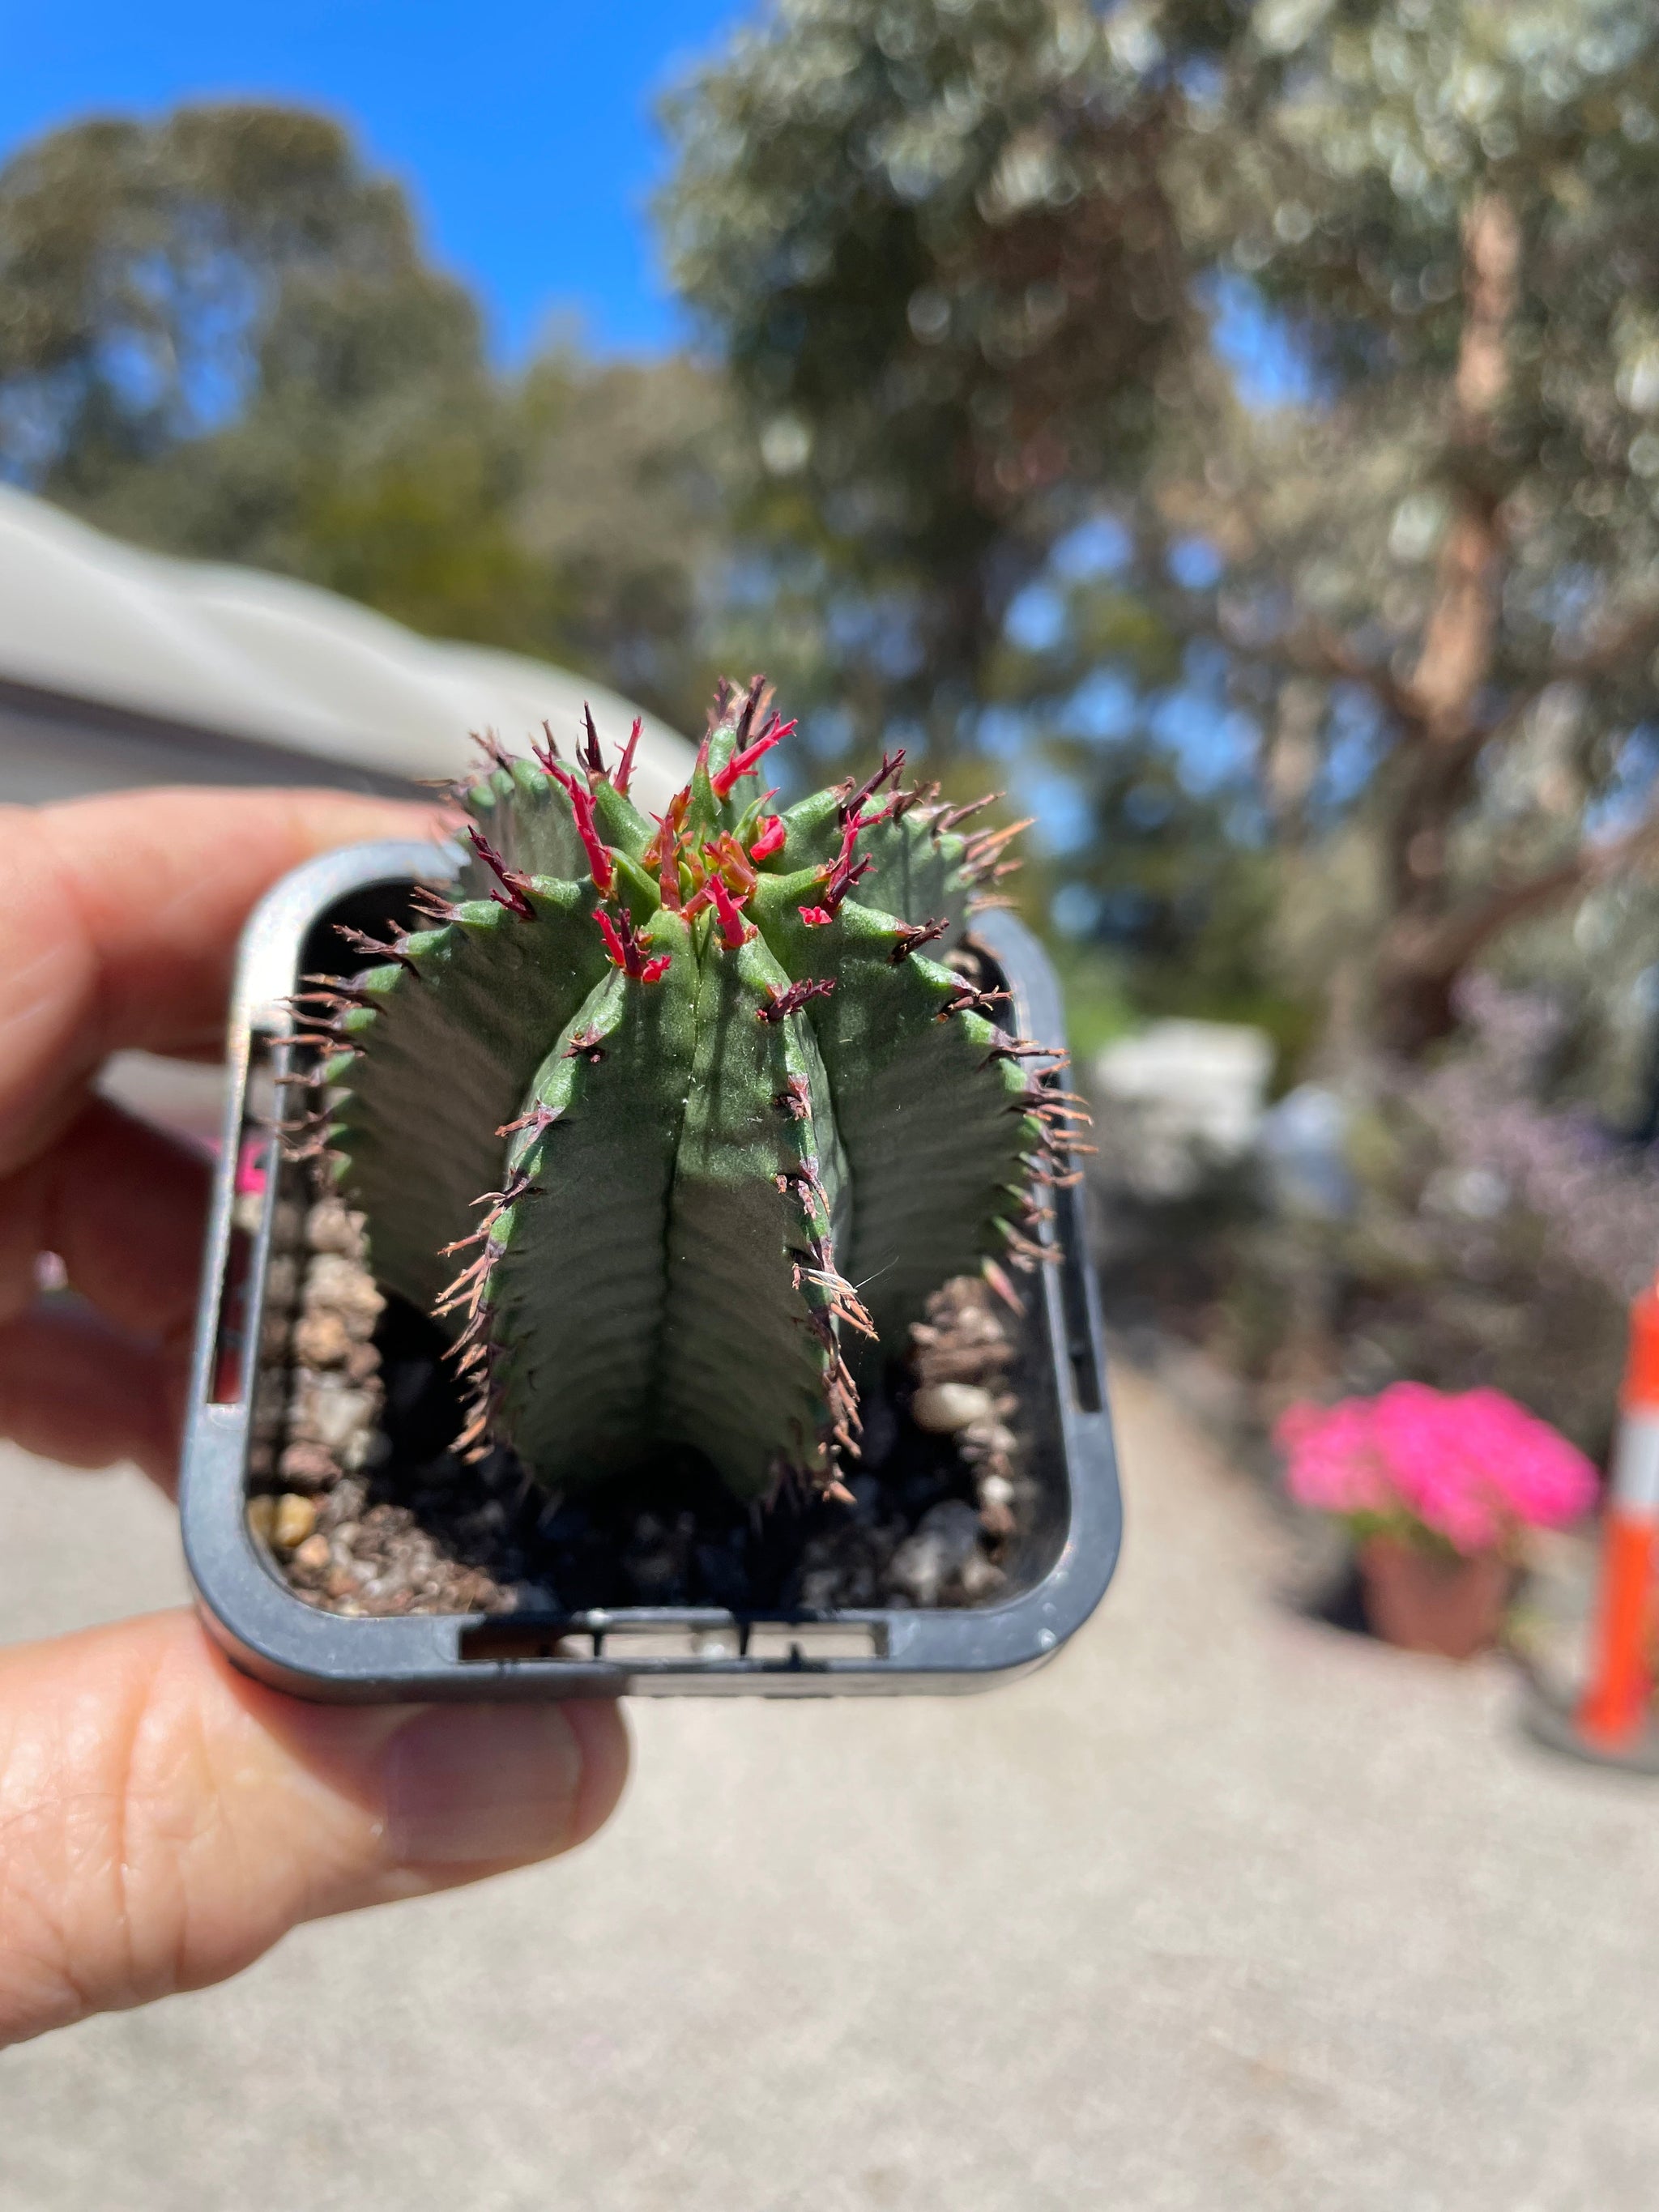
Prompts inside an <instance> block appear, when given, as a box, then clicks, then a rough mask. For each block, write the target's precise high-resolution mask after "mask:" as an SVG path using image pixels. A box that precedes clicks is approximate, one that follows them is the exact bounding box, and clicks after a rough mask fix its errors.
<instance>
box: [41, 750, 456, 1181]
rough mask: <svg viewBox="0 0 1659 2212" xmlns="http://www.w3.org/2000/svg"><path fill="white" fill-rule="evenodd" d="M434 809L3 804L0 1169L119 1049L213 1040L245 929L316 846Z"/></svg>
mask: <svg viewBox="0 0 1659 2212" xmlns="http://www.w3.org/2000/svg"><path fill="white" fill-rule="evenodd" d="M435 826H436V820H435V815H434V813H433V812H432V811H430V810H429V809H427V808H424V807H421V806H417V805H405V804H403V803H400V802H398V801H397V800H392V799H364V798H360V797H357V796H356V795H355V794H353V793H347V792H328V791H237V792H225V791H146V792H134V793H118V794H116V795H113V796H111V797H106V798H97V799H71V800H70V801H69V802H68V803H67V804H65V805H58V806H43V807H25V806H7V807H0V1176H4V1175H7V1174H9V1173H11V1172H12V1171H13V1170H15V1169H16V1168H18V1167H20V1166H21V1165H22V1164H24V1163H25V1162H27V1161H28V1160H29V1159H31V1158H33V1157H34V1156H35V1154H36V1153H37V1152H39V1151H40V1149H41V1147H42V1146H45V1145H46V1143H48V1142H49V1141H50V1140H51V1139H52V1137H53V1136H54V1135H55V1134H56V1133H57V1132H58V1129H59V1128H61V1127H62V1126H63V1124H64V1121H65V1120H66V1119H67V1117H68V1116H69V1115H70V1114H72V1113H73V1112H74V1111H75V1110H76V1108H77V1107H78V1105H79V1104H80V1103H81V1098H82V1093H83V1091H84V1088H85V1085H86V1083H87V1080H88V1078H89V1077H90V1076H91V1074H92V1073H94V1070H95V1069H96V1068H97V1067H98V1066H99V1064H100V1061H102V1060H104V1059H106V1057H107V1055H108V1054H110V1053H112V1052H117V1051H120V1050H123V1049H125V1048H131V1047H139V1048H143V1049H145V1050H148V1051H151V1052H173V1053H185V1052H196V1051H200V1050H201V1049H202V1048H204V1047H208V1046H211V1045H213V1044H215V1043H216V1042H217V1041H218V1038H219V1036H220V1032H221V1030H222V1024H223V1021H224V1014H225V1006H226V1001H227V999H228V994H229V987H230V975H231V969H232V966H233V964H234V959H235V951H236V939H237V936H238V933H239V932H240V929H241V927H242V924H243V922H244V921H246V918H247V915H248V913H249V911H250V910H251V908H252V907H253V906H254V905H255V904H256V903H257V902H258V899H259V897H260V896H261V895H262V894H263V893H264V891H265V890H268V889H269V887H270V884H273V883H274V882H275V881H276V878H278V877H279V876H282V875H283V874H285V873H286V872H288V870H289V869H290V868H294V867H297V866H299V865H300V863H301V861H303V860H310V859H311V858H312V857H313V855H314V854H318V853H323V852H327V851H328V850H330V849H331V848H332V847H334V846H337V845H349V844H356V843H359V842H362V841H363V840H365V839H368V838H374V837H386V836H405V837H407V836H423V835H429V834H431V832H432V831H433V830H434V829H435Z"/></svg>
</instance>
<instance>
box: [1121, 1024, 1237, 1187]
mask: <svg viewBox="0 0 1659 2212" xmlns="http://www.w3.org/2000/svg"><path fill="white" fill-rule="evenodd" d="M1273 1057H1274V1047H1273V1039H1272V1038H1271V1037H1270V1036H1268V1035H1267V1031H1266V1030H1258V1029H1252V1028H1250V1027H1249V1026H1248V1025H1247V1024H1243V1023H1239V1022H1196V1021H1174V1020H1171V1021H1162V1022H1153V1023H1152V1024H1150V1025H1149V1026H1148V1027H1147V1028H1146V1029H1144V1030H1140V1031H1139V1033H1138V1034H1137V1035H1136V1036H1130V1037H1122V1038H1120V1039H1119V1041H1118V1042H1116V1043H1115V1044H1109V1045H1108V1046H1107V1047H1106V1048H1105V1049H1104V1050H1103V1052H1101V1053H1099V1054H1097V1056H1096V1059H1095V1063H1094V1067H1093V1071H1092V1073H1093V1085H1094V1091H1095V1095H1096V1097H1097V1101H1098V1103H1099V1107H1100V1113H1099V1116H1098V1126H1097V1129H1096V1131H1095V1135H1096V1137H1097V1139H1098V1141H1099V1144H1100V1148H1101V1158H1102V1162H1103V1167H1104V1168H1105V1170H1106V1172H1107V1173H1108V1174H1109V1175H1115V1176H1117V1177H1118V1178H1119V1179H1120V1180H1121V1182H1124V1183H1125V1184H1127V1187H1128V1188H1130V1189H1132V1190H1133V1191H1134V1192H1135V1193H1136V1194H1138V1195H1139V1196H1140V1197H1143V1198H1164V1199H1169V1198H1186V1197H1189V1196H1190V1195H1191V1194H1192V1193H1193V1192H1194V1191H1195V1190H1197V1189H1198V1188H1200V1185H1201V1184H1202V1183H1203V1182H1204V1181H1205V1180H1206V1177H1207V1176H1210V1175H1212V1174H1213V1173H1214V1172H1215V1170H1217V1169H1218V1168H1221V1167H1228V1166H1231V1165H1232V1164H1235V1163H1236V1162H1237V1161H1238V1160H1241V1159H1243V1158H1244V1157H1245V1155H1246V1154H1247V1153H1248V1152H1249V1151H1250V1149H1251V1147H1252V1146H1253V1145H1254V1144H1255V1139H1256V1133H1257V1131H1258V1130H1259V1129H1260V1127H1261V1115H1262V1105H1263V1102H1264V1100H1265V1098H1266V1097H1267V1084H1268V1081H1269V1079H1270V1078H1271V1077H1272V1074H1273Z"/></svg>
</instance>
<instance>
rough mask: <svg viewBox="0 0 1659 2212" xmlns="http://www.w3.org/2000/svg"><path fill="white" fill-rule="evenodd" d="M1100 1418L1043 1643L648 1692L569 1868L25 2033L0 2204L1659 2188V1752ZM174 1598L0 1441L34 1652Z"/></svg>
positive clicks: (508, 2208)
mask: <svg viewBox="0 0 1659 2212" xmlns="http://www.w3.org/2000/svg"><path fill="white" fill-rule="evenodd" d="M1117 1413H1118V1419H1119V1424H1120V1432H1121V1448H1122V1453H1123V1458H1124V1463H1125V1468H1126V1475H1127V1492H1128V1503H1129V1534H1128V1545H1127V1553H1126V1556H1125V1563H1124V1565H1123V1568H1122V1570H1121V1574H1120V1577H1119V1580H1118V1583H1117V1584H1116V1586H1115V1589H1113V1591H1112V1593H1111V1595H1110V1596H1109V1598H1108V1600H1107V1602H1106V1605H1105V1607H1103V1610H1102V1612H1101V1613H1100V1614H1099V1615H1098V1617H1097V1620H1096V1621H1095V1622H1094V1623H1093V1625H1092V1626H1091V1627H1090V1628H1089V1629H1088V1630H1087V1631H1086V1632H1085V1633H1084V1634H1083V1635H1082V1636H1081V1637H1080V1638H1079V1639H1078V1641H1077V1643H1076V1644H1075V1645H1074V1646H1073V1649H1072V1650H1070V1651H1069V1652H1068V1653H1067V1654H1066V1655H1065V1656H1064V1657H1063V1658H1062V1659H1061V1660H1060V1662H1058V1663H1057V1664H1056V1665H1054V1667H1052V1668H1049V1669H1048V1671H1047V1672H1045V1673H1044V1674H1040V1675H1038V1676H1036V1677H1034V1678H1033V1679H1031V1680H1030V1681H1028V1682H1025V1683H1024V1684H1021V1685H1019V1686H1016V1687H1014V1688H1012V1689H1010V1690H1005V1691H1002V1692H997V1693H994V1694H993V1695H991V1696H989V1697H986V1698H982V1699H960V1700H939V1701H933V1702H930V1701H925V1700H920V1699H919V1700H915V1701H914V1702H895V1703H893V1704H889V1705H872V1704H858V1703H853V1702H848V1703H847V1704H844V1705H787V1704H764V1703H761V1702H758V1701H757V1702H754V1703H752V1704H731V1705H714V1704H710V1705H698V1704H696V1703H691V1702H686V1703H671V1704H664V1705H654V1706H653V1705H643V1706H641V1707H639V1708H637V1709H636V1710H635V1715H634V1720H635V1733H636V1736H637V1739H638V1751H639V1774H638V1778H637V1780H636V1781H635V1784H634V1785H633V1788H632V1790H631V1793H630V1795H629V1798H628V1800H627V1802H626V1804H625V1806H624V1808H623V1813H622V1814H621V1816H620V1818H619V1820H617V1823H616V1825H615V1826H614V1827H613V1828H612V1830H611V1832H609V1833H608V1834H607V1835H606V1836H605V1837H603V1838H600V1839H599V1840H598V1841H597V1842H596V1843H595V1844H592V1845H590V1846H589V1847H588V1849H587V1850H586V1851H585V1852H584V1853H582V1854H581V1855H580V1857H577V1858H575V1859H574V1860H570V1861H567V1862H565V1863H562V1864H560V1865H556V1866H554V1867H550V1868H547V1869H542V1870H538V1871H536V1872H532V1873H530V1874H527V1875H518V1876H514V1877H513V1878H511V1879H509V1880H507V1881H503V1882H501V1883H499V1884H498V1885H496V1886H495V1887H490V1888H488V1889H484V1890H477V1891H471V1892H460V1893H454V1894H453V1895H451V1896H448V1897H446V1898H442V1899H433V1900H430V1901H426V1902H422V1903H419V1904H416V1905H407V1906H402V1907H398V1908H397V1909H395V1910H392V1911H386V1912H382V1913H380V1914H375V1915H368V1916H364V1917H359V1918H356V1919H354V1920H349V1921H343V1922H337V1923H331V1924H328V1925H324V1926H319V1927H313V1928H310V1929H303V1930H301V1932H300V1933H299V1934H298V1935H296V1936H293V1937H291V1938H290V1939H289V1942H287V1943H286V1944H284V1945H283V1947H282V1948H281V1949H280V1950H279V1951H278V1952H277V1953H276V1954H275V1955H273V1956H272V1957H270V1958H269V1959H267V1960H264V1962H263V1963H262V1964H261V1965H259V1966H256V1967H255V1968H254V1969H253V1970H252V1972H250V1973H248V1974H246V1975H245V1976H244V1977H243V1978H242V1979H241V1980H240V1982H238V1983H236V1984H234V1985H232V1986H231V1987H229V1988H227V1989H223V1990H212V1991H208V1992H205V1993H204V1994H201V1995H198V1996H189V1997H182V1998H178V1999H175V2000H173V2001H172V2002H168V2003H167V2004H164V2005H161V2006H158V2007H155V2008H153V2009H152V2010H150V2011H148V2012H145V2013H142V2014H131V2015H125V2016H122V2017H119V2018H115V2019H109V2020H103V2021H90V2022H88V2023H87V2024H86V2025H84V2026H82V2027H78V2028H75V2029H72V2030H70V2031H69V2032H68V2033H64V2034H62V2035H59V2036H56V2037H51V2038H48V2039H46V2040H44V2041H42V2042H40V2043H37V2044H34V2045H28V2046H27V2047H25V2048H23V2049H21V2050H18V2051H12V2052H10V2053H9V2054H7V2055H6V2056H4V2057H0V2212H140V2208H144V2212H148V2209H149V2208H152V2207H153V2208H156V2209H157V2212H160V2208H163V2207H165V2208H166V2209H167V2212H228V2208H231V2207H234V2208H236V2212H300V2209H301V2208H302V2212H337V2209H338V2212H346V2208H349V2209H350V2212H364V2208H371V2207H372V2208H375V2212H379V2208H380V2207H382V2206H386V2207H396V2208H398V2212H426V2208H432V2212H439V2208H442V2212H550V2208H558V2212H565V2208H571V2212H589V2208H592V2212H611V2208H615V2209H616V2212H656V2208H662V2209H663V2212H669V2208H672V2212H842V2208H847V2212H852V2208H860V2212H861V2208H866V2207H869V2208H878V2212H886V2208H903V2212H940V2209H941V2208H945V2207H948V2208H950V2209H951V2212H1009V2209H1010V2208H1018V2212H1075V2208H1077V2207H1079V2206H1086V2207H1092V2206H1097V2205H1098V2206H1103V2207H1111V2208H1114V2212H1142V2208H1145V2212H1176V2208H1188V2207H1190V2208H1194V2212H1255V2208H1258V2207H1260V2208H1262V2212H1268V2208H1271V2212H1300V2208H1304V2207H1305V2208H1307V2212H1334V2208H1335V2209H1336V2212H1373V2208H1374V2212H1442V2208H1443V2212H1486V2208H1492V2212H1586V2208H1594V2212H1624V2208H1626V2207H1628V2208H1630V2212H1650V2208H1651V2207H1652V2206H1653V2205H1655V2204H1656V2203H1659V2063H1656V2062H1659V2031H1656V2027H1655V2025H1654V2023H1655V2019H1656V2014H1659V1785H1655V1786H1653V1787H1648V1786H1645V1785H1644V1784H1640V1783H1638V1782H1632V1781H1630V1780H1628V1779H1626V1778H1623V1777H1619V1776H1610V1775H1604V1774H1601V1773H1597V1772H1593V1771H1583V1770H1579V1769H1577V1768H1575V1767H1572V1766H1571V1765H1558V1764H1554V1763H1552V1762H1551V1761H1550V1760H1549V1759H1547V1757H1546V1756H1545V1755H1544V1754H1543V1753H1538V1752H1535V1751H1534V1750H1532V1749H1530V1748H1529V1747H1528V1746H1527V1745H1525V1744H1524V1743H1523V1742H1522V1741H1521V1740H1520V1739H1519V1738H1518V1736H1517V1735H1516V1729H1515V1727H1514V1724H1513V1715H1514V1691H1513V1686H1512V1683H1511V1682H1510V1679H1509V1677H1508V1676H1507V1675H1506V1674H1504V1672H1503V1670H1502V1669H1501V1668H1498V1666H1497V1665H1496V1664H1493V1665H1492V1666H1490V1667H1477V1668H1474V1669H1468V1670H1462V1671H1460V1670H1457V1669H1455V1668H1447V1667H1443V1666H1442V1665H1440V1664H1438V1663H1437V1662H1431V1661H1419V1660H1413V1659H1408V1658H1404V1657H1401V1656H1398V1655H1396V1654H1394V1653H1391V1652H1389V1651H1386V1650H1382V1649H1380V1648H1379V1647H1376V1646H1374V1645H1370V1644H1365V1643H1364V1642H1362V1641H1359V1640H1358V1639H1354V1638H1346V1637H1344V1636H1342V1635H1340V1633H1338V1632H1335V1631H1332V1630H1327V1629H1322V1628H1319V1627H1316V1626H1312V1625H1310V1624H1308V1623H1306V1622H1304V1621H1301V1620H1297V1619H1295V1618H1294V1617H1292V1616H1291V1615H1289V1614H1287V1613H1285V1612H1284V1611H1282V1610H1281V1609H1279V1607H1277V1606H1276V1605H1275V1604H1274V1602H1273V1598H1272V1595H1271V1589H1272V1584H1273V1580H1274V1577H1275V1576H1276V1574H1277V1572H1278V1571H1279V1565H1280V1562H1279V1553H1278V1548H1277V1538H1276V1535H1275V1532H1274V1530H1273V1526H1272V1524H1271V1522H1270V1519H1269V1516H1267V1515H1266V1514H1264V1512H1263V1511H1262V1509H1261V1504H1260V1502H1259V1500H1258V1499H1257V1498H1256V1497H1255V1493H1254V1492H1252V1491H1251V1490H1250V1489H1249V1486H1247V1485H1246V1484H1245V1483H1244V1482H1243V1480H1240V1479H1238V1478H1237V1477H1234V1476H1232V1475H1231V1474H1229V1473H1228V1471H1227V1470H1226V1469H1225V1468H1222V1467H1220V1466H1218V1464H1217V1463H1216V1462H1215V1461H1214V1459H1213V1458H1212V1455H1211V1454H1210V1453H1209V1451H1208V1450H1207V1449H1206V1446H1205V1445H1204V1444H1203V1443H1201V1442H1200V1440H1199V1439H1198V1438H1197V1437H1195V1435H1194V1432H1193V1431H1192V1430H1191V1429H1190V1428H1188V1426H1186V1425H1184V1423H1183V1422H1182V1419H1180V1417H1179V1416H1177V1415H1176V1413H1174V1412H1173V1411H1172V1410H1171V1409H1170V1406H1169V1405H1168V1403H1167V1401H1164V1400H1163V1399H1161V1398H1160V1397H1159V1396H1158V1395H1156V1393H1155V1392H1154V1391H1153V1390H1152V1388H1151V1386H1150V1385H1148V1384H1147V1383H1145V1382H1144V1381H1142V1380H1141V1379H1139V1377H1137V1376H1120V1377H1119V1378H1118V1396H1117ZM72 1542H74V1543H76V1544H79V1543H82V1542H85V1543H89V1545H90V1548H91V1550H92V1552H93V1553H94V1561H93V1564H92V1565H90V1566H89V1567H88V1566H82V1567H76V1566H75V1565H72V1564H71V1558H70V1547H71V1543H72ZM179 1587H180V1585H179V1571H178V1567H177V1564H176V1560H175V1557H174V1551H173V1534H172V1530H171V1528H170V1526H169V1523H168V1519H167V1514H166V1512H165V1510H164V1509H163V1508H162V1506H161V1504H160V1503H159V1501H157V1500H156V1499H155V1498H154V1497H153V1496H152V1495H150V1494H149V1492H146V1491H145V1489H144V1488H143V1486H142V1485H141V1484H140V1483H138V1482H137V1480H136V1479H131V1478H127V1477H125V1476H115V1477H97V1478H86V1477H78V1476H68V1475H60V1474H54V1473H52V1472H51V1471H49V1470H47V1469H45V1468H36V1467H33V1466H32V1465H30V1464H29V1463H27V1462H24V1461H23V1460H21V1458H20V1457H18V1456H17V1455H13V1456H12V1457H11V1458H9V1460H5V1461H3V1462H0V1634H3V1635H4V1636H6V1637H11V1636H22V1635H26V1634H34V1633H44V1632H49V1631H51V1630H53V1629H57V1628H61V1627H67V1626H72V1625H75V1624H77V1623H80V1622H82V1621H87V1620H96V1619H100V1618H104V1617H107V1616H108V1615H110V1614H112V1613H116V1612H118V1611H122V1610H127V1609H131V1608H132V1607H142V1606H149V1605H155V1604H158V1603H161V1602H164V1601H167V1600H169V1599H171V1598H173V1597H174V1596H176V1595H178V1594H179Z"/></svg>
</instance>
